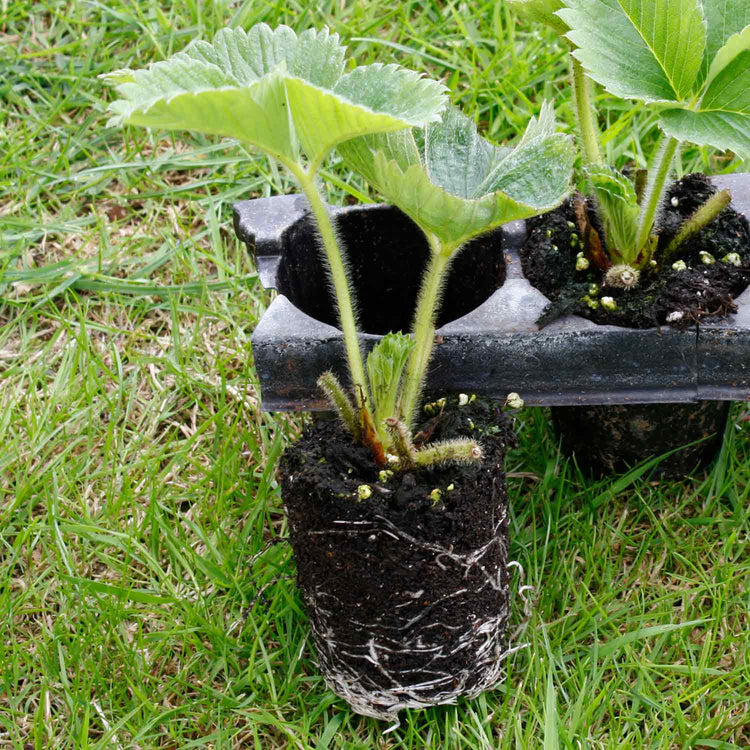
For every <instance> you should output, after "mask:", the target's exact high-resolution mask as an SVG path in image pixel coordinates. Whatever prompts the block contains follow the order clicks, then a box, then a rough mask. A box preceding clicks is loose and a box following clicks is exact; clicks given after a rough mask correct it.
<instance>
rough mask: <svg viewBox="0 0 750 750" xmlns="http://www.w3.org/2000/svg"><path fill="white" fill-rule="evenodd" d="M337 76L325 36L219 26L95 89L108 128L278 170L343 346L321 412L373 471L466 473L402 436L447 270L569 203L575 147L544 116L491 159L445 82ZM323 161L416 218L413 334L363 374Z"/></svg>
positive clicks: (392, 337)
mask: <svg viewBox="0 0 750 750" xmlns="http://www.w3.org/2000/svg"><path fill="white" fill-rule="evenodd" d="M345 66H346V62H345V48H344V47H343V46H342V45H341V44H340V43H339V39H338V35H336V34H330V33H329V32H328V30H327V29H323V30H322V31H315V30H307V31H304V32H302V33H301V34H300V35H299V36H298V35H297V34H295V32H294V31H292V30H291V29H289V28H287V27H285V26H280V27H278V28H276V29H273V30H272V29H271V28H269V27H268V26H266V25H265V24H258V25H256V26H254V27H252V28H251V29H250V30H249V31H248V32H247V33H246V32H245V31H243V30H242V29H224V30H222V31H220V32H219V33H218V34H216V36H215V37H214V39H213V42H212V43H210V44H209V43H207V42H204V41H194V42H192V43H191V44H190V45H189V46H188V47H187V48H186V49H185V50H183V51H182V52H180V53H177V54H175V55H173V56H172V57H170V58H169V59H168V60H165V61H163V62H157V63H153V64H151V65H149V66H148V67H147V68H146V69H142V70H120V71H115V72H113V73H110V74H107V75H106V76H104V78H105V80H106V81H107V82H108V83H110V84H112V85H114V86H115V88H116V90H117V92H118V93H119V95H120V97H121V98H120V99H118V100H117V101H114V102H113V103H112V104H111V105H110V111H111V112H112V114H113V116H112V118H111V120H110V124H112V125H124V124H135V125H142V126H147V127H153V128H164V129H172V130H195V131H198V132H201V133H208V134H214V135H220V136H226V137H230V138H236V139H238V140H240V141H242V142H244V143H247V144H250V145H252V146H255V147H258V148H260V149H262V150H263V151H265V152H266V153H267V154H269V155H270V156H272V157H274V158H275V159H277V160H278V161H279V162H280V163H281V164H283V165H284V166H285V167H286V168H287V169H288V170H289V172H290V173H291V174H292V175H293V176H294V177H295V178H296V180H297V182H298V183H299V185H300V187H301V189H302V191H303V193H304V194H305V196H306V197H307V199H308V201H309V203H310V209H311V212H312V214H313V216H314V218H315V220H316V222H317V226H318V230H319V232H320V236H321V240H322V245H323V248H324V251H325V252H324V255H325V259H326V262H327V264H328V266H329V269H330V273H331V278H332V281H333V288H334V293H335V297H336V304H337V310H338V315H339V322H340V325H341V329H342V331H343V334H344V342H345V348H346V354H347V363H348V369H349V376H350V379H351V385H352V391H351V394H352V395H351V396H350V395H349V394H348V393H347V392H346V391H345V390H344V389H343V388H342V386H341V384H340V383H339V382H338V380H337V379H336V377H335V376H334V375H333V374H332V373H330V372H328V373H324V374H323V375H322V376H321V378H320V380H319V385H320V387H321V389H322V390H323V392H324V393H325V394H326V397H327V398H328V400H329V401H330V403H331V405H332V406H333V408H334V409H335V410H336V411H337V412H338V414H339V415H340V417H341V418H342V420H343V421H344V422H345V423H346V424H347V426H348V427H349V429H350V430H351V432H352V434H353V435H354V437H355V438H356V439H358V440H361V441H362V442H363V443H364V444H366V445H368V446H369V447H370V449H371V450H372V453H373V455H374V457H375V459H376V460H377V461H378V463H380V464H381V465H383V466H384V465H386V463H387V462H388V460H389V456H390V455H392V454H395V455H396V457H397V462H398V464H399V466H400V467H401V468H406V467H408V466H420V465H425V464H429V463H435V462H440V461H446V460H450V461H473V460H477V458H479V457H480V456H481V450H480V448H479V446H478V445H476V443H474V442H473V441H453V442H448V443H441V444H439V445H432V446H427V447H422V448H415V447H414V445H413V443H412V439H411V425H412V420H413V417H414V413H415V410H416V406H417V403H418V400H419V397H420V395H421V390H422V387H423V383H424V377H425V372H426V370H427V364H428V361H429V357H430V352H431V349H432V343H433V339H434V330H435V318H436V314H437V309H438V306H439V303H440V293H441V290H442V285H443V281H444V278H445V273H446V271H447V269H448V266H449V265H450V262H451V260H452V259H453V258H454V257H455V255H456V253H457V252H458V251H459V250H460V248H461V247H462V245H463V244H465V243H466V242H467V241H468V240H469V239H471V238H472V237H475V236H477V235H479V234H481V233H483V232H486V231H488V230H490V229H492V228H494V227H497V226H498V225H500V224H502V223H504V222H508V221H512V220H514V219H520V218H525V217H528V216H531V215H534V214H536V213H540V212H542V211H545V210H549V209H551V208H553V207H555V206H556V205H558V204H559V203H560V202H561V201H562V200H563V199H564V198H565V197H566V195H567V194H568V191H569V183H570V176H571V172H572V166H573V159H574V150H573V147H572V144H571V143H570V141H569V139H568V137H567V136H564V135H562V134H556V133H555V132H554V113H553V111H552V108H551V106H549V105H546V104H545V105H544V106H543V107H542V111H541V113H540V116H539V118H538V119H536V118H535V119H533V120H532V122H531V123H530V124H529V126H528V128H527V130H526V133H525V134H524V136H523V137H522V139H521V140H520V142H519V143H518V145H517V146H516V147H515V148H513V149H510V148H501V147H497V146H493V145H492V144H490V143H488V142H487V141H485V140H484V139H482V138H481V137H480V136H479V135H478V133H477V131H476V127H475V126H474V124H473V123H472V122H471V121H470V120H468V119H467V118H466V117H464V116H463V115H461V114H460V113H459V112H458V111H456V110H454V109H447V108H446V107H447V97H446V93H445V92H446V89H445V87H444V86H443V85H442V84H440V83H438V82H436V81H433V80H430V79H428V78H425V77H422V76H421V75H419V74H418V73H416V72H414V71H411V70H407V69H405V68H402V67H400V66H398V65H393V64H389V65H383V64H380V63H373V64H370V65H366V66H360V67H356V68H354V69H352V70H351V71H350V72H345ZM441 114H442V117H441ZM417 143H421V144H422V146H421V148H420V147H418V146H417ZM334 148H338V150H339V151H340V152H341V154H342V155H343V156H344V158H345V159H346V161H347V163H348V164H349V166H351V167H352V168H353V169H355V170H357V171H359V172H360V173H362V174H363V175H364V176H365V177H366V178H367V179H368V180H369V181H370V182H371V183H372V184H373V186H374V187H375V188H377V189H378V190H379V191H380V192H382V193H383V195H384V196H385V197H386V198H388V199H389V200H390V201H392V202H393V203H394V204H395V205H397V206H399V207H400V208H401V209H402V210H403V211H404V212H405V213H407V214H408V215H409V216H411V217H412V219H414V221H415V222H416V223H417V224H418V225H419V227H420V228H421V229H422V230H423V231H424V233H425V235H426V237H427V239H428V242H429V246H430V248H431V251H432V252H431V260H430V264H429V267H428V269H427V271H426V273H425V276H424V279H423V283H422V288H421V291H420V294H419V297H418V301H417V310H416V314H415V323H414V327H413V330H412V332H411V335H408V336H407V335H405V334H403V333H390V334H388V335H386V336H385V337H384V338H383V339H382V341H381V342H379V343H378V345H377V346H376V347H375V348H374V349H373V351H372V352H371V353H370V355H369V356H368V358H367V362H366V364H365V362H364V361H363V357H362V352H361V349H360V344H359V338H358V329H357V316H356V309H357V307H356V301H355V300H354V296H353V291H352V288H351V284H350V281H349V275H348V270H347V264H346V253H345V248H343V247H341V246H340V244H339V242H338V240H337V236H336V232H335V230H334V227H333V225H332V222H331V218H330V215H329V212H328V209H327V206H326V204H325V202H324V200H323V196H322V195H321V193H320V189H319V187H318V183H317V180H316V175H317V172H318V170H319V168H320V166H321V165H322V163H323V161H324V159H325V158H326V156H327V155H328V154H329V153H330V152H331V150H332V149H334Z"/></svg>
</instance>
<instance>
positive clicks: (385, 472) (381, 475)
mask: <svg viewBox="0 0 750 750" xmlns="http://www.w3.org/2000/svg"><path fill="white" fill-rule="evenodd" d="M392 476H393V472H392V471H391V470H390V469H381V470H380V471H379V472H378V479H379V480H380V481H381V482H383V483H385V482H387V481H388V480H389V479H390V478H391V477H392Z"/></svg>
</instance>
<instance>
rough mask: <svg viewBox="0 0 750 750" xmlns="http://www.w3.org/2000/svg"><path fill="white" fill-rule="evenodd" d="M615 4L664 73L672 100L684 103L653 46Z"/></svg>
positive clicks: (621, 6)
mask: <svg viewBox="0 0 750 750" xmlns="http://www.w3.org/2000/svg"><path fill="white" fill-rule="evenodd" d="M599 1H600V2H601V0H599ZM670 1H671V0H667V2H668V3H669V2H670ZM617 4H618V5H619V6H620V9H621V10H622V12H623V14H624V15H625V17H626V18H627V19H628V21H630V23H631V25H632V26H633V28H634V29H635V30H636V32H637V34H638V36H640V37H641V39H642V40H643V43H644V44H645V45H646V47H648V49H649V51H650V52H651V54H652V55H653V56H654V59H655V60H656V62H657V63H658V65H659V67H660V68H661V69H662V71H663V72H664V75H665V76H666V79H667V81H668V82H669V86H670V88H671V89H672V93H673V94H674V100H675V101H676V102H684V100H683V99H682V98H680V95H679V93H678V91H677V87H676V86H675V83H674V80H673V78H672V76H670V75H669V73H668V72H667V69H666V68H665V67H664V64H663V63H662V61H661V59H660V58H659V56H658V55H657V54H656V51H655V50H654V48H653V46H652V45H651V44H649V42H648V40H647V39H646V37H645V36H643V34H642V33H641V30H640V29H639V28H638V26H637V25H636V23H635V22H634V21H633V19H632V18H631V17H630V14H629V13H628V11H627V10H625V8H624V7H623V5H622V2H621V0H617ZM691 36H692V34H691ZM689 42H690V40H688V43H689Z"/></svg>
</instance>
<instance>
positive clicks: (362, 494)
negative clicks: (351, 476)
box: [357, 484, 372, 500]
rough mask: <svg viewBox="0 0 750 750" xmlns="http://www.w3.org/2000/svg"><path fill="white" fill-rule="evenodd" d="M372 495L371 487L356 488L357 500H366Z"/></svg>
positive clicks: (361, 485)
mask: <svg viewBox="0 0 750 750" xmlns="http://www.w3.org/2000/svg"><path fill="white" fill-rule="evenodd" d="M371 495H372V487H370V485H369V484H360V485H359V487H357V499H359V500H367V498H368V497H370V496H371Z"/></svg>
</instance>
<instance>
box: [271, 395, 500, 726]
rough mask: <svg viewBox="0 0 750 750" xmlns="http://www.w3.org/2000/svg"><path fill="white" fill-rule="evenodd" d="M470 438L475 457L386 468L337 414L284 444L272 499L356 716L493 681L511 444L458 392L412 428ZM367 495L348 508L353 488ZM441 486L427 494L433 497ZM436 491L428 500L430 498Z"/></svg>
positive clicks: (336, 681) (496, 413) (332, 680)
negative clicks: (385, 472) (283, 517)
mask: <svg viewBox="0 0 750 750" xmlns="http://www.w3.org/2000/svg"><path fill="white" fill-rule="evenodd" d="M419 429H420V430H421V431H424V432H423V434H428V435H429V436H430V440H433V441H434V440H441V439H446V438H449V437H457V436H461V435H463V436H467V437H471V438H473V439H476V440H478V441H479V442H480V443H481V444H482V447H483V449H484V459H483V461H482V462H481V463H478V464H472V465H460V466H459V465H456V464H452V465H450V464H447V465H442V466H436V467H432V468H430V469H423V470H420V471H414V472H405V473H398V472H397V473H395V474H394V476H393V477H392V478H390V479H389V480H387V481H382V480H381V479H380V478H379V472H380V469H379V467H378V466H377V465H376V464H375V463H374V462H373V460H372V457H371V455H370V452H369V450H367V449H366V448H364V447H363V446H361V445H358V444H355V443H353V442H352V440H351V437H350V436H349V434H348V433H347V432H346V431H345V429H344V428H343V427H341V426H340V424H339V423H338V422H337V421H335V420H319V421H317V422H315V423H313V424H312V425H311V426H309V427H308V428H307V429H306V430H305V432H304V433H303V436H302V438H301V439H300V440H299V441H298V442H297V443H296V444H295V445H292V446H291V447H290V448H289V449H287V451H286V453H285V455H284V457H283V459H282V462H281V485H282V497H283V499H284V505H285V508H286V512H287V515H288V518H289V529H290V540H291V543H292V547H293V549H294V555H295V559H296V564H297V578H298V583H299V587H300V590H301V591H302V595H303V599H304V601H305V605H306V609H307V612H308V616H309V619H310V626H311V629H312V633H313V640H314V643H315V645H316V649H317V651H318V656H319V660H320V666H321V671H322V672H323V675H324V676H325V678H326V681H327V683H328V685H329V687H331V688H332V689H333V690H334V691H335V692H336V693H337V694H339V695H340V696H342V697H344V698H346V700H348V701H349V703H350V704H351V705H352V706H353V708H354V709H355V710H356V711H358V712H359V713H364V714H366V715H370V716H376V717H379V718H394V717H395V715H396V713H397V711H398V710H399V709H400V708H405V707H423V706H427V705H434V704H438V703H445V702H453V701H455V699H456V698H457V697H458V696H459V695H467V696H472V695H476V694H478V693H479V692H481V691H482V690H485V689H488V688H489V687H491V686H492V685H494V684H495V683H496V682H497V681H498V680H499V679H500V677H501V674H502V672H501V667H500V662H501V657H502V654H503V651H504V648H505V633H504V631H505V624H506V621H507V617H508V607H509V602H508V573H507V553H508V551H507V494H506V489H505V475H504V471H503V460H504V456H505V451H506V448H507V447H508V446H509V445H510V444H512V443H513V442H514V440H515V438H514V436H513V433H512V430H511V428H510V426H509V423H508V420H507V418H506V417H505V415H504V414H503V412H502V410H501V407H500V405H499V404H497V403H488V402H484V401H479V400H475V401H473V402H471V403H469V404H467V405H465V406H462V407H458V406H457V401H456V399H455V398H453V399H449V404H448V405H447V406H446V408H445V409H444V410H443V411H442V413H440V414H438V415H437V416H435V417H432V418H430V419H427V420H426V421H425V423H424V424H423V425H421V426H420V428H419ZM362 485H367V486H369V487H370V488H371V490H372V495H371V497H369V498H368V499H365V500H358V488H359V487H360V486H362ZM436 489H437V490H439V491H440V492H441V497H440V499H439V500H435V499H434V497H433V496H434V492H433V491H434V490H436ZM431 495H433V496H431Z"/></svg>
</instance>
